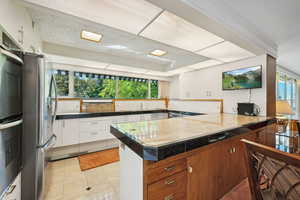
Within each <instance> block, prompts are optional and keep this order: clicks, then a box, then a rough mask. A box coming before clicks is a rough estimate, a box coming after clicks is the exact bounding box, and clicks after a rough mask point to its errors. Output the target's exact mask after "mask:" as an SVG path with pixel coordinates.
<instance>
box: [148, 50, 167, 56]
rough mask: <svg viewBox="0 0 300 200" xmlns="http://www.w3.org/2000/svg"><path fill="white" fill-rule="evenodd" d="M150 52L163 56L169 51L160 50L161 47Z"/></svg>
mask: <svg viewBox="0 0 300 200" xmlns="http://www.w3.org/2000/svg"><path fill="white" fill-rule="evenodd" d="M150 54H151V55H153V56H163V55H166V54H167V52H166V51H163V50H160V49H156V50H154V51H151V52H150Z"/></svg>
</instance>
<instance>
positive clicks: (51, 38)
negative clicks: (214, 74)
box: [30, 8, 207, 71]
mask: <svg viewBox="0 0 300 200" xmlns="http://www.w3.org/2000/svg"><path fill="white" fill-rule="evenodd" d="M30 13H31V15H32V18H33V20H34V21H35V22H37V23H38V25H39V28H40V34H41V37H42V40H43V41H44V42H48V43H54V44H59V45H65V46H71V47H76V48H80V49H83V50H91V51H96V52H101V53H105V54H110V55H114V56H115V59H112V60H111V61H110V63H112V64H118V65H121V64H122V63H118V61H117V60H118V59H117V58H120V60H121V58H126V59H127V60H132V63H133V65H134V66H136V65H135V64H134V63H136V60H139V61H140V62H138V63H144V66H141V65H140V64H139V66H136V67H141V68H149V69H153V68H154V70H158V71H168V70H171V69H176V68H179V67H184V66H187V65H191V64H195V63H199V62H201V61H205V60H207V58H206V57H204V56H201V55H197V54H196V53H193V52H190V51H187V50H184V49H179V48H176V47H172V46H169V45H166V44H163V43H160V42H156V41H153V40H149V39H146V38H143V37H139V36H137V35H134V34H131V33H127V32H124V31H120V30H117V29H114V28H111V27H108V26H104V25H101V24H97V23H94V22H90V21H87V20H84V19H80V18H77V17H73V16H70V15H65V14H61V13H53V12H48V11H43V10H37V9H32V8H30ZM49 30H51V31H49ZM82 30H89V31H92V32H96V33H101V34H102V35H103V38H102V39H101V42H100V44H99V43H94V42H90V41H86V40H82V39H80V37H79V36H80V32H81V31H82ZM155 49H163V50H165V51H167V54H166V55H165V56H162V57H157V56H151V55H149V52H151V51H153V50H155ZM83 53H84V52H83ZM108 62H109V61H108ZM124 64H125V63H124ZM126 64H127V65H128V64H130V63H126Z"/></svg>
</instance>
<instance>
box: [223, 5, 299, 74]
mask: <svg viewBox="0 0 300 200" xmlns="http://www.w3.org/2000/svg"><path fill="white" fill-rule="evenodd" d="M222 2H223V3H225V4H226V5H229V6H230V7H231V8H232V9H234V11H235V12H237V13H239V15H240V17H243V18H244V19H246V20H248V22H249V23H251V24H252V25H253V26H255V27H256V28H257V29H258V30H260V31H261V32H262V33H263V34H264V35H265V36H266V37H267V38H268V39H270V40H272V41H273V42H274V43H275V44H276V45H277V46H278V54H277V56H278V58H277V61H278V63H279V64H280V65H282V66H284V67H286V68H288V69H290V70H293V71H294V72H296V73H298V74H300V59H299V57H300V47H299V44H300V37H299V34H300V23H299V19H300V1H299V0H275V1H274V0H263V1H262V0H251V1H241V0H222ZM220 3H221V2H220Z"/></svg>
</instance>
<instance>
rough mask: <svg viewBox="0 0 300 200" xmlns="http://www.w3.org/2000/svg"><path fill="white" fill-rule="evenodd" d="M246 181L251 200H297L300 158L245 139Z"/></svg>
mask: <svg viewBox="0 0 300 200" xmlns="http://www.w3.org/2000/svg"><path fill="white" fill-rule="evenodd" d="M242 142H243V143H244V144H245V146H246V152H245V154H246V162H247V172H248V180H249V185H250V190H251V195H252V199H253V200H300V156H298V155H295V154H290V153H285V152H282V151H279V150H277V149H275V148H272V147H268V146H265V145H262V144H258V143H255V142H252V141H248V140H244V139H243V140H242Z"/></svg>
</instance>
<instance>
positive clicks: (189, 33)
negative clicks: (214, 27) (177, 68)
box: [141, 11, 224, 51]
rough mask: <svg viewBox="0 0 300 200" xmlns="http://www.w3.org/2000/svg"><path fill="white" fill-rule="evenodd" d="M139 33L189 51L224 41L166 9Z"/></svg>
mask: <svg viewBox="0 0 300 200" xmlns="http://www.w3.org/2000/svg"><path fill="white" fill-rule="evenodd" d="M141 35H142V36H143V37H146V38H149V39H152V40H156V41H160V42H162V43H165V44H168V45H171V46H175V47H179V48H182V49H185V50H189V51H197V50H200V49H203V48H205V47H208V46H211V45H213V44H216V43H219V42H222V41H224V40H223V39H222V38H220V37H218V36H216V35H214V34H212V33H210V32H208V31H206V30H204V29H202V28H200V27H198V26H196V25H194V24H191V23H189V22H187V21H185V20H184V19H182V18H180V17H178V16H176V15H174V14H172V13H170V12H168V11H164V12H163V13H162V14H161V15H160V16H159V17H158V18H157V19H156V20H154V22H152V23H151V24H150V25H149V26H148V27H147V28H146V29H145V30H144V31H143V32H142V33H141Z"/></svg>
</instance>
